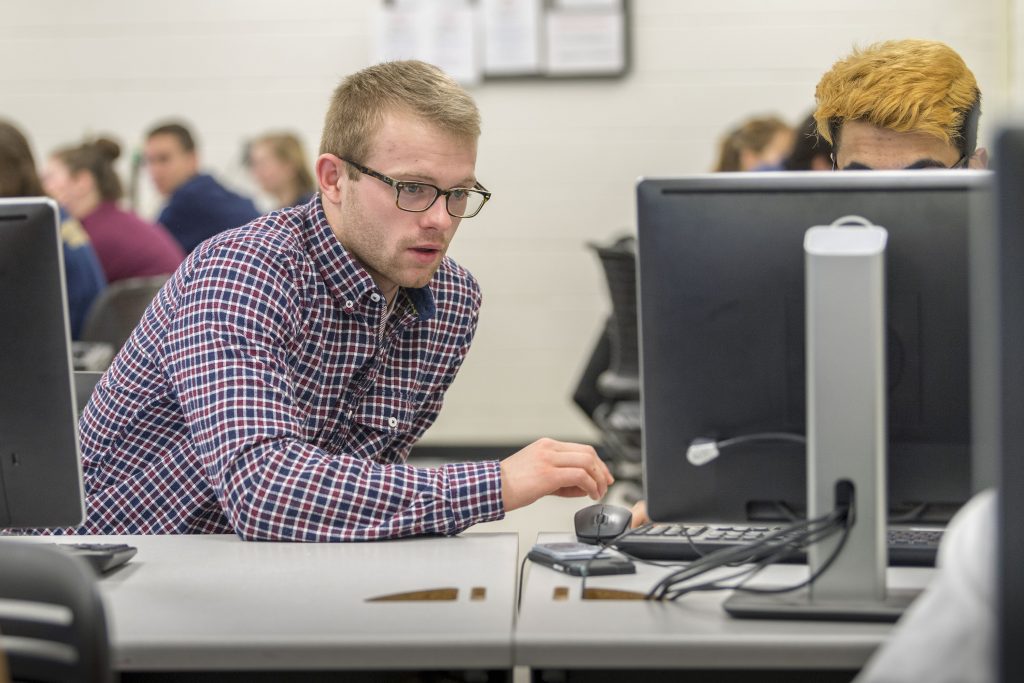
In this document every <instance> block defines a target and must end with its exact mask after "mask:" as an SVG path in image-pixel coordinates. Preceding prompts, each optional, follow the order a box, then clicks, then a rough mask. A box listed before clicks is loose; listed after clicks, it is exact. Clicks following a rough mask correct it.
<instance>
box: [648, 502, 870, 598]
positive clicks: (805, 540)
mask: <svg viewBox="0 0 1024 683" xmlns="http://www.w3.org/2000/svg"><path fill="white" fill-rule="evenodd" d="M853 519H854V516H853V509H852V506H850V508H838V509H836V510H834V511H832V512H831V513H829V514H828V515H823V516H821V517H819V518H817V520H814V521H813V523H814V524H817V523H819V522H823V523H824V524H825V526H824V527H823V528H821V529H816V530H808V531H806V532H804V533H802V534H801V535H800V536H799V537H797V538H796V539H792V540H790V541H789V542H786V543H784V544H781V545H780V546H779V547H778V548H777V549H776V550H775V551H774V552H773V553H770V554H769V555H767V556H764V557H762V558H761V559H760V560H759V561H758V562H756V563H755V564H754V565H753V566H752V567H749V568H747V569H744V570H742V571H740V572H736V573H734V574H731V575H729V576H726V577H718V578H716V579H713V580H711V581H707V582H705V583H700V584H695V585H690V586H686V587H683V588H676V589H672V588H671V586H672V585H674V584H678V583H681V582H682V581H685V580H690V579H693V578H696V577H697V576H700V575H701V574H703V573H706V572H708V571H710V570H711V569H714V568H716V567H715V566H714V565H710V566H708V567H707V568H704V569H702V570H701V571H698V572H695V573H694V574H693V575H691V576H688V577H685V578H681V579H677V580H675V581H673V582H671V583H669V584H667V585H666V586H664V587H663V588H662V589H661V591H660V594H658V596H657V599H662V600H675V599H677V598H679V597H681V596H683V595H686V594H687V593H691V592H695V591H710V590H736V591H744V592H749V593H765V594H778V593H788V592H791V591H795V590H799V589H801V588H804V587H806V586H809V585H811V584H812V583H814V581H816V580H817V579H818V577H820V576H821V575H822V574H823V573H824V572H825V571H827V570H828V568H829V567H830V566H832V564H833V563H834V562H835V560H836V558H837V557H838V556H839V553H840V552H841V551H842V549H843V547H844V546H845V545H846V541H847V538H848V537H849V533H850V529H851V527H852V521H853ZM808 526H809V525H808ZM840 529H841V530H842V532H843V535H842V537H841V538H840V539H839V542H838V543H837V544H836V547H835V549H834V550H833V551H832V553H831V554H830V555H829V557H828V559H826V560H825V562H824V563H822V566H821V567H819V568H818V569H817V570H816V571H815V572H814V573H813V574H811V575H810V576H809V577H808V578H807V579H805V580H803V581H801V582H799V583H797V584H793V585H790V586H783V587H775V588H757V587H748V586H745V585H744V584H745V583H746V582H747V581H749V580H751V579H753V578H754V576H756V575H757V573H759V572H760V571H761V570H763V569H764V568H765V567H767V566H768V565H770V564H773V563H774V562H776V561H778V560H779V559H781V558H782V557H784V556H785V555H788V554H789V553H791V552H793V551H794V550H799V549H802V548H806V547H809V546H810V545H813V544H814V543H818V542H820V541H822V540H824V539H825V538H828V537H829V536H832V535H833V534H834V533H836V532H837V531H839V530H840ZM718 566H721V565H718ZM743 577H745V578H743ZM740 578H741V579H742V580H741V581H740V583H739V584H725V585H723V582H724V581H733V580H735V579H740ZM658 588H659V586H655V588H653V589H652V590H651V592H650V593H649V596H650V597H653V596H654V594H655V593H656V591H657V590H658Z"/></svg>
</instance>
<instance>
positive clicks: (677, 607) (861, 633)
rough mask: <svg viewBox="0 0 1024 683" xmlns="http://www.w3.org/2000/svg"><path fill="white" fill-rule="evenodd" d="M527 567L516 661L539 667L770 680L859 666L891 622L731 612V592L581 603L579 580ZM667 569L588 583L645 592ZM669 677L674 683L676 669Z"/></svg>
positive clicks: (797, 572)
mask: <svg viewBox="0 0 1024 683" xmlns="http://www.w3.org/2000/svg"><path fill="white" fill-rule="evenodd" d="M566 540H572V539H571V538H570V537H569V536H568V535H566V534H541V535H540V536H539V537H538V542H554V541H566ZM527 572H528V574H527V576H526V580H525V585H524V589H523V599H522V608H521V611H520V614H519V623H518V626H517V628H516V636H515V639H516V645H515V646H516V664H517V665H525V666H530V667H531V668H533V669H535V670H536V671H543V670H559V671H562V672H564V671H573V670H575V671H577V672H586V671H596V670H608V669H618V670H625V669H630V670H639V669H647V670H656V669H660V670H676V671H680V670H692V671H698V670H699V671H704V672H705V674H704V675H707V674H706V672H707V671H709V670H715V671H722V672H723V674H724V672H725V671H730V672H734V673H735V672H743V671H747V672H750V673H752V674H755V673H756V676H755V677H756V678H758V679H760V680H770V677H769V676H767V673H768V672H770V671H772V670H774V671H776V672H780V673H781V672H783V671H786V672H790V673H791V672H794V671H806V672H808V674H811V673H812V672H828V671H832V672H842V671H846V672H849V671H856V670H857V669H859V668H861V666H863V664H864V663H865V662H866V661H867V659H868V657H870V655H871V653H872V652H873V651H874V650H875V648H877V647H878V645H879V644H880V643H881V642H882V640H883V639H884V638H885V637H886V634H887V633H888V632H889V630H890V628H891V627H890V626H889V625H887V624H876V623H839V622H811V621H774V620H745V619H733V618H732V617H730V616H729V615H728V614H726V613H725V612H724V611H723V609H722V602H723V601H724V600H725V598H727V597H728V595H729V592H728V591H720V592H710V593H695V594H691V595H688V596H686V597H683V598H681V599H680V600H678V601H677V602H668V603H663V602H651V601H631V600H581V599H580V579H578V578H575V577H571V576H568V575H566V574H563V573H561V572H557V571H555V570H552V569H549V568H547V567H543V566H540V565H537V564H533V563H529V564H528V569H527ZM667 572H668V570H666V569H663V568H660V567H652V566H649V565H642V564H638V565H637V573H636V574H635V575H619V576H602V577H591V578H590V579H588V580H587V587H588V588H590V587H604V588H617V589H623V590H630V591H641V592H646V591H647V590H648V589H650V588H651V587H652V586H653V585H654V584H655V583H656V581H657V580H658V579H659V578H661V577H662V576H664V575H665V574H666V573H667ZM933 573H934V570H933V569H927V568H910V567H901V568H895V569H890V570H889V573H888V583H889V586H891V587H894V588H923V587H924V586H925V585H926V584H927V582H928V580H929V579H930V577H931V576H932V575H933ZM806 576H807V567H806V565H780V566H775V567H769V568H768V569H767V570H765V571H764V572H762V574H761V576H760V577H759V578H758V579H757V583H758V584H762V585H767V584H774V585H787V584H791V583H796V582H798V581H799V580H801V579H803V578H806ZM556 587H566V588H567V589H568V592H569V595H568V598H567V599H565V600H555V599H554V591H555V589H556ZM622 675H625V674H624V673H623V674H622ZM582 677H583V676H577V677H576V678H582ZM786 677H791V675H790V674H787V676H786ZM674 678H675V680H680V679H679V676H678V674H677V675H676V676H675V677H674ZM734 678H736V679H738V677H736V676H734V677H731V678H729V679H728V680H734ZM541 679H542V680H543V678H542V677H541ZM567 680H575V678H574V677H572V676H570V677H569V678H568V679H567ZM608 680H611V679H608ZM623 680H626V679H625V678H624V679H623ZM645 680H655V679H654V678H653V677H650V676H647V677H646V678H645ZM710 680H714V678H712V679H710Z"/></svg>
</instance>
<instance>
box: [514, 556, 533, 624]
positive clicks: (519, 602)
mask: <svg viewBox="0 0 1024 683" xmlns="http://www.w3.org/2000/svg"><path fill="white" fill-rule="evenodd" d="M528 559H530V558H529V557H528V556H524V557H523V561H522V563H521V564H520V565H519V589H518V591H517V592H516V616H517V617H518V616H519V610H520V609H522V607H523V577H524V576H526V561H527V560H528Z"/></svg>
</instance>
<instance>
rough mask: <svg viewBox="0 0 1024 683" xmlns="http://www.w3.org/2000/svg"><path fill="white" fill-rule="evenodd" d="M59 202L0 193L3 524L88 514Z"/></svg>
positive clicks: (76, 519)
mask: <svg viewBox="0 0 1024 683" xmlns="http://www.w3.org/2000/svg"><path fill="white" fill-rule="evenodd" d="M57 220H58V214H57V205H56V204H55V203H54V202H53V201H52V200H49V199H33V198H26V199H0V291H2V292H3V294H2V296H0V325H2V327H3V329H2V331H0V529H6V528H12V527H13V528H44V527H69V526H77V525H78V524H80V523H81V522H82V518H83V516H84V514H85V511H84V510H85V509H84V507H83V493H82V471H81V462H80V460H81V458H80V456H79V447H78V427H77V418H76V414H77V413H76V409H75V398H74V391H73V384H72V382H73V379H72V372H71V352H70V342H69V339H68V314H67V302H66V298H65V293H64V263H63V256H62V254H63V251H62V249H63V247H62V242H61V236H60V230H59V228H58V224H57Z"/></svg>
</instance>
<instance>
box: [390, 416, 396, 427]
mask: <svg viewBox="0 0 1024 683" xmlns="http://www.w3.org/2000/svg"><path fill="white" fill-rule="evenodd" d="M388 426H389V427H397V426H398V418H397V417H389V418H388Z"/></svg>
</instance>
